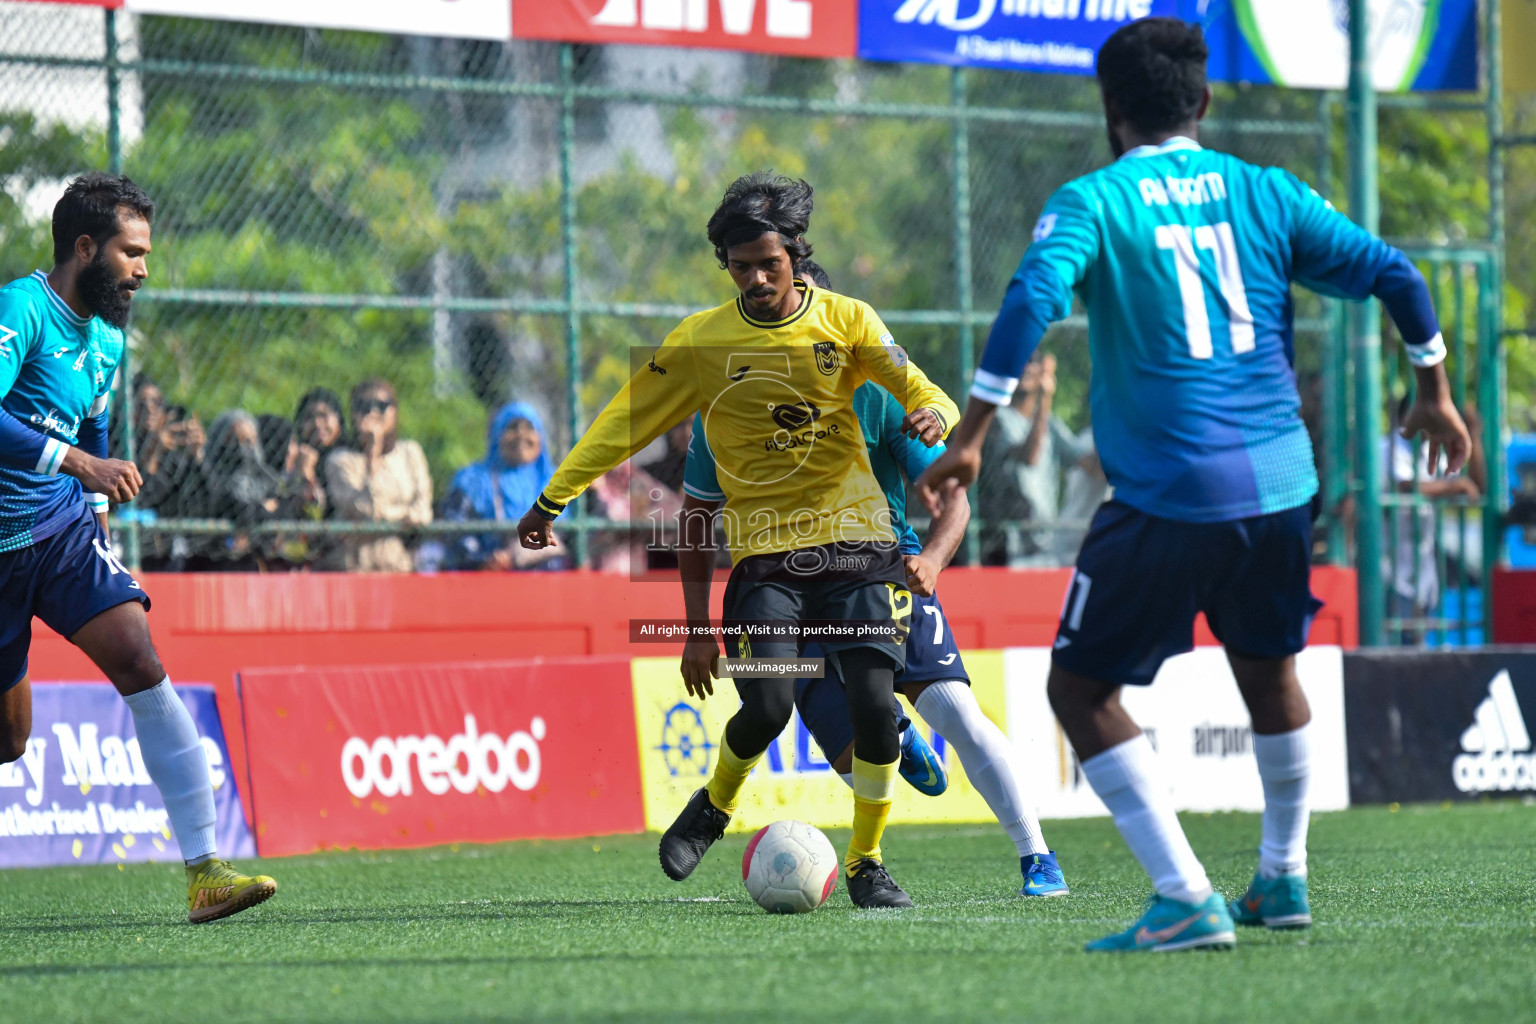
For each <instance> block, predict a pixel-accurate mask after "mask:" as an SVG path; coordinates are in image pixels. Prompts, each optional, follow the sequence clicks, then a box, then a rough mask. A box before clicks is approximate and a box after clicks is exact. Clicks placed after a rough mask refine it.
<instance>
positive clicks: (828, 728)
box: [795, 593, 971, 761]
mask: <svg viewBox="0 0 1536 1024" xmlns="http://www.w3.org/2000/svg"><path fill="white" fill-rule="evenodd" d="M910 621H911V623H912V628H911V630H910V632H908V634H907V665H906V670H905V671H903V672H902V673H901V676H900V678H899V679H898V680H897V685H898V686H905V685H907V684H909V683H931V682H935V681H937V680H940V679H958V680H960V681H961V682H964V683H967V684H969V683H970V681H971V677H970V676H969V675H967V674H966V671H965V662H963V661H961V660H960V648H958V647H956V646H955V637H954V634H953V633H952V632H950V628H949V623H948V622H946V621H945V619H944V608H943V606H942V605H940V604H939V598H938V595H937V594H935V595H934V596H932V597H923V596H921V595H919V594H917V593H913V595H912V618H911V620H910ZM805 656H806V657H807V658H820V657H822V656H823V654H822V651H821V648H820V645H818V644H806V646H805ZM891 699H892V700H893V701H894V700H895V697H892V698H891ZM795 710H797V711H799V712H800V721H802V722H804V723H805V727H806V728H807V729H809V730H810V731H811V735H812V736H815V737H816V745H817V746H819V747H820V748H821V752H822V753H823V754H825V755H826V756H827V760H829V761H830V760H832V759H834V758H836V757H837V755H838V754H840V753H842V752H843V750H844V749H845V748H846V747H847V746H848V744H850V743H852V742H853V721H852V719H850V718H849V717H848V699H847V695H846V694H845V693H844V692H843V684H842V680H841V679H839V678H838V677H837V674H836V669H835V668H834V667H833V666H832V664H831V663H828V665H827V674H826V676H825V677H823V678H821V679H797V680H795ZM897 713H898V715H899V718H898V720H897V729H898V731H899V730H901V729H905V728H906V727H907V726H908V725H909V724H910V722H911V720H910V719H908V718H907V716H906V714H905V713H903V712H902V711H901V705H900V704H897Z"/></svg>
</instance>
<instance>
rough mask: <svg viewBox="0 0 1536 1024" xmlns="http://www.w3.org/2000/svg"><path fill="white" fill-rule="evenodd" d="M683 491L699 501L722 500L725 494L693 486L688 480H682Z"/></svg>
mask: <svg viewBox="0 0 1536 1024" xmlns="http://www.w3.org/2000/svg"><path fill="white" fill-rule="evenodd" d="M683 493H684V494H691V495H692V496H693V497H695V498H698V499H699V500H701V501H724V500H725V494H724V493H723V492H720V491H706V490H704V489H703V488H702V487H695V486H693V485H692V484H690V483H689V482H688V481H686V480H684V481H683Z"/></svg>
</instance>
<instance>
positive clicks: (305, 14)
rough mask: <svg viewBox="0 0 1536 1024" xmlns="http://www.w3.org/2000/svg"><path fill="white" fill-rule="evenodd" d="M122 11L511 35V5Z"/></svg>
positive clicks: (469, 2) (323, 3)
mask: <svg viewBox="0 0 1536 1024" xmlns="http://www.w3.org/2000/svg"><path fill="white" fill-rule="evenodd" d="M540 2H549V0H540ZM127 8H128V10H130V11H135V12H137V13H139V14H174V15H181V16H183V17H188V18H222V19H226V20H229V21H260V22H276V23H278V24H281V25H308V26H314V27H317V28H349V29H357V30H359V31H362V32H392V33H399V34H411V35H424V36H459V37H464V38H471V39H508V38H510V37H511V35H512V4H511V0H388V2H385V3H381V2H380V0H127Z"/></svg>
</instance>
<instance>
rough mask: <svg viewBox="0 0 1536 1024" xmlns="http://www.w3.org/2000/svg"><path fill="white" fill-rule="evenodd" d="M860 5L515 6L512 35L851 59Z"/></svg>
mask: <svg viewBox="0 0 1536 1024" xmlns="http://www.w3.org/2000/svg"><path fill="white" fill-rule="evenodd" d="M858 21H859V12H858V2H857V0H512V35H513V36H514V37H515V38H518V39H553V40H558V41H560V42H567V43H650V44H652V45H657V46H702V47H708V48H711V49H717V50H749V51H752V52H756V53H777V54H783V55H785V56H790V57H852V56H853V55H854V54H855V53H856V52H857V51H858Z"/></svg>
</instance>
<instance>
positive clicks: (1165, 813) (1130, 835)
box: [1083, 733, 1211, 903]
mask: <svg viewBox="0 0 1536 1024" xmlns="http://www.w3.org/2000/svg"><path fill="white" fill-rule="evenodd" d="M1083 775H1085V776H1086V777H1087V779H1088V784H1089V785H1091V786H1092V787H1093V791H1094V792H1095V793H1097V794H1098V795H1099V799H1100V800H1103V801H1104V806H1106V807H1108V808H1109V813H1110V814H1113V815H1114V816H1115V825H1116V826H1117V827H1118V828H1119V829H1120V834H1121V835H1122V836H1124V837H1125V844H1126V845H1127V846H1129V847H1130V848H1131V853H1132V854H1133V855H1135V857H1136V859H1137V861H1139V862H1140V863H1141V866H1142V867H1143V868H1145V869H1146V872H1147V874H1148V875H1150V876H1151V877H1152V887H1153V888H1155V889H1156V890H1157V891H1158V893H1159V894H1160V895H1163V896H1167V897H1170V898H1171V899H1176V900H1182V901H1183V902H1185V903H1201V902H1203V901H1204V900H1206V899H1207V898H1209V897H1210V895H1211V882H1210V879H1208V878H1206V877H1205V868H1203V867H1201V865H1200V860H1199V858H1197V857H1196V856H1195V851H1194V850H1192V849H1191V848H1190V845H1189V840H1188V839H1186V838H1185V837H1184V829H1183V828H1182V827H1180V825H1179V816H1178V815H1177V814H1175V813H1174V811H1173V801H1172V800H1171V799H1170V798H1169V794H1168V788H1167V786H1165V785H1163V783H1162V782H1161V781H1160V780H1159V778H1158V771H1157V753H1156V751H1154V750H1153V749H1152V744H1151V743H1149V742H1148V741H1147V737H1146V734H1145V733H1142V734H1140V735H1138V736H1137V737H1136V738H1135V739H1129V740H1126V741H1125V742H1124V743H1121V744H1120V745H1119V746H1114V747H1110V748H1109V749H1108V750H1106V751H1104V752H1103V753H1102V754H1097V755H1095V756H1093V757H1090V758H1089V759H1088V760H1086V761H1084V762H1083Z"/></svg>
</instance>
